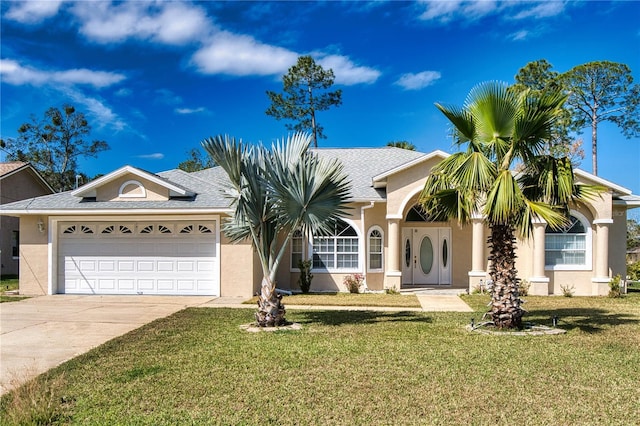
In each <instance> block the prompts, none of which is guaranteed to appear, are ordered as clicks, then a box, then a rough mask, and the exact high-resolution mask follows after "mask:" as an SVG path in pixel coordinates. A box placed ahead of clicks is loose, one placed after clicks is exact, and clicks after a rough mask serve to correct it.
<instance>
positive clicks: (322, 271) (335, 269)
mask: <svg viewBox="0 0 640 426" xmlns="http://www.w3.org/2000/svg"><path fill="white" fill-rule="evenodd" d="M338 220H341V221H343V222H344V223H346V224H347V225H349V226H350V227H351V228H353V230H354V231H355V233H356V236H355V237H352V238H357V243H358V244H357V247H358V252H357V255H358V265H357V266H356V267H355V268H338V267H333V268H317V267H314V266H313V264H312V268H311V269H312V270H313V272H314V273H316V272H317V273H320V274H353V273H358V272H362V233H361V231H360V229H359V228H358V227H357V226H356V225H355V223H354V222H353V221H352V220H350V219H346V218H340V219H338ZM314 238H315V236H314V235H312V236H311V237H310V242H309V245H308V247H309V252H308V253H309V255H310V258H311V260H312V261H313V254H314V253H313V239H314ZM332 238H333V239H334V241H335V238H336V236H335V235H333V236H332ZM336 254H337V252H334V256H335V255H336ZM336 264H337V259H336Z"/></svg>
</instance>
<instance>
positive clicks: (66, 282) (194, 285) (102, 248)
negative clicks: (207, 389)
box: [1, 147, 640, 297]
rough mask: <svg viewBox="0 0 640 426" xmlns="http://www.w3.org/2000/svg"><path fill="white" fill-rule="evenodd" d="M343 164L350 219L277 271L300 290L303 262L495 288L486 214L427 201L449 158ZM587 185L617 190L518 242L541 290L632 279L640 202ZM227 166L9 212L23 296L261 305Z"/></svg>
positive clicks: (378, 285)
mask: <svg viewBox="0 0 640 426" xmlns="http://www.w3.org/2000/svg"><path fill="white" fill-rule="evenodd" d="M316 152H317V154H318V155H320V156H326V157H332V158H337V159H339V160H340V161H342V163H343V164H344V167H345V171H346V173H347V174H348V176H349V177H350V179H351V182H352V190H351V207H352V208H351V209H350V211H349V216H348V217H346V218H345V219H344V220H340V221H338V222H337V223H336V224H335V226H334V233H333V234H332V235H318V236H312V235H300V234H297V235H296V236H295V238H294V240H293V241H292V243H291V245H290V247H289V252H288V254H287V256H286V260H285V261H284V263H283V264H281V266H280V269H279V273H278V277H277V280H278V287H279V288H282V289H296V288H297V285H296V281H297V279H298V271H297V269H296V265H297V261H298V260H299V259H302V258H311V259H313V274H314V279H313V283H312V290H317V291H321V290H326V291H336V290H338V291H344V290H345V288H344V286H343V284H342V280H343V277H344V276H345V275H347V274H353V273H361V274H364V275H365V276H366V283H367V286H368V288H369V289H372V290H382V289H385V288H394V287H395V288H396V289H406V288H415V287H417V286H418V287H419V286H429V287H437V288H454V289H458V288H459V289H472V288H473V287H474V286H477V285H478V284H479V283H480V280H486V279H487V270H488V269H487V266H488V265H487V256H488V248H487V243H486V238H487V236H488V230H487V228H486V227H485V225H484V223H483V220H482V218H481V217H478V218H476V219H474V220H473V223H472V224H470V225H468V226H465V227H460V226H458V224H457V223H444V222H432V221H430V220H429V218H428V217H425V216H424V215H423V214H422V212H421V211H420V209H418V208H416V202H417V199H418V196H419V193H420V191H421V190H422V188H423V186H424V183H425V180H426V178H427V176H428V175H429V173H430V170H431V168H432V167H433V166H434V165H436V164H437V163H438V162H439V161H441V160H442V159H444V158H446V157H447V156H448V154H447V153H445V152H442V151H434V152H431V153H428V154H425V153H420V152H414V151H408V150H403V149H399V148H392V147H384V148H370V149H369V148H354V149H318V150H316ZM576 175H577V178H578V180H579V181H580V182H584V183H591V184H598V185H602V186H604V187H606V188H607V191H606V192H604V193H602V194H601V196H600V197H599V198H598V199H596V200H594V201H592V202H590V203H588V204H579V205H575V206H572V210H571V221H572V222H571V226H569V227H567V229H565V230H564V231H563V232H557V231H555V232H554V231H551V230H549V229H547V227H546V224H545V223H542V222H540V223H537V224H535V229H534V233H533V238H532V239H530V240H526V241H520V242H519V245H518V252H517V254H518V259H517V268H518V271H519V273H518V275H519V277H520V278H522V279H526V280H528V281H529V282H530V283H531V287H530V293H532V294H539V295H551V294H561V293H562V290H561V286H564V285H567V286H574V289H575V294H576V295H604V294H606V293H607V292H608V282H609V280H610V277H612V276H613V275H615V274H621V275H623V276H624V275H625V272H626V262H625V252H626V247H625V243H626V236H625V233H626V218H627V210H628V209H630V208H633V207H638V206H640V197H638V196H636V195H633V194H632V193H631V191H629V190H628V189H625V188H623V187H621V186H619V185H616V184H615V183H612V182H609V181H606V180H604V179H602V178H599V177H596V176H593V175H591V174H589V173H586V172H584V171H581V170H577V171H576ZM227 187H228V181H227V177H226V175H225V173H224V171H223V170H221V169H220V168H217V167H214V168H211V169H207V170H203V171H199V172H194V173H186V172H183V171H181V170H170V171H166V172H162V173H157V174H154V173H150V172H147V171H144V170H140V169H137V168H134V167H131V166H125V167H122V168H120V169H118V170H115V171H113V172H111V173H109V174H107V175H104V176H102V177H101V178H99V179H96V180H94V181H93V182H90V183H88V184H86V185H84V186H82V187H79V188H78V189H76V190H74V191H70V192H65V193H60V194H53V195H47V196H43V197H38V198H35V199H31V200H26V201H19V202H15V203H12V204H9V205H4V206H2V210H1V213H2V214H3V215H12V216H18V217H20V219H21V226H20V239H21V241H20V244H21V250H22V256H21V259H20V261H21V271H20V272H21V276H20V291H21V293H24V294H55V293H82V294H172V295H173V294H185V295H187V294H188V295H199V294H200V295H215V296H245V297H249V296H252V295H253V294H255V292H256V291H257V290H258V288H259V285H260V280H261V270H260V265H259V262H258V260H257V258H256V256H255V254H254V252H253V250H252V248H251V246H250V244H249V243H248V242H247V243H241V244H230V243H229V242H228V241H227V239H226V238H225V237H224V235H223V234H222V233H221V226H220V223H221V221H223V220H224V219H225V217H227V216H228V214H229V212H230V209H229V200H228V199H227V198H225V196H224V190H225V189H226V188H227Z"/></svg>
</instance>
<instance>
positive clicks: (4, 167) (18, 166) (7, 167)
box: [0, 161, 55, 194]
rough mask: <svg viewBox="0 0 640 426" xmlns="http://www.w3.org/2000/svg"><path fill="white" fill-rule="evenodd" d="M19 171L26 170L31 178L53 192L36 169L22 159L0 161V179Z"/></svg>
mask: <svg viewBox="0 0 640 426" xmlns="http://www.w3.org/2000/svg"><path fill="white" fill-rule="evenodd" d="M20 172H28V173H29V174H30V175H31V176H32V177H33V179H34V180H35V181H36V182H37V183H38V184H39V185H40V186H42V187H43V188H44V189H45V190H46V191H49V192H50V193H52V194H53V193H54V192H55V191H54V190H53V188H51V185H49V183H48V182H47V181H46V180H44V178H43V177H42V176H41V175H40V173H38V171H37V170H36V169H35V168H34V167H33V166H32V165H31V164H30V163H25V162H23V161H10V162H6V163H0V180H3V179H6V178H8V177H10V176H13V175H15V174H17V173H20Z"/></svg>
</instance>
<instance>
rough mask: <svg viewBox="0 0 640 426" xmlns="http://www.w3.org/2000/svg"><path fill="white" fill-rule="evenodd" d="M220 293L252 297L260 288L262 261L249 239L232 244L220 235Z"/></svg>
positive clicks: (226, 295)
mask: <svg viewBox="0 0 640 426" xmlns="http://www.w3.org/2000/svg"><path fill="white" fill-rule="evenodd" d="M220 240H221V241H220V243H221V244H220V295H221V296H224V297H251V296H252V295H253V294H255V293H256V291H258V289H259V288H260V281H261V279H262V270H261V268H260V261H259V260H258V258H257V256H256V254H255V253H254V251H253V248H252V246H251V243H250V242H249V241H246V242H241V243H235V244H232V243H230V242H229V240H228V239H227V238H226V237H225V236H224V234H221V236H220Z"/></svg>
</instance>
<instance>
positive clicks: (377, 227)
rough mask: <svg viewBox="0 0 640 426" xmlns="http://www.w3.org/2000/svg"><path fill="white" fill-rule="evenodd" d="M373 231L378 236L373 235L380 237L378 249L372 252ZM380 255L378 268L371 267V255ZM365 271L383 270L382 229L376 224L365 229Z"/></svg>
mask: <svg viewBox="0 0 640 426" xmlns="http://www.w3.org/2000/svg"><path fill="white" fill-rule="evenodd" d="M373 232H378V233H379V234H380V237H375V238H379V239H380V251H379V252H372V251H371V239H372V237H371V234H373ZM372 255H375V256H380V268H372V267H371V256H372ZM367 272H384V230H383V229H382V227H380V226H378V225H374V226H372V227H370V228H369V230H368V231H367Z"/></svg>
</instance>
